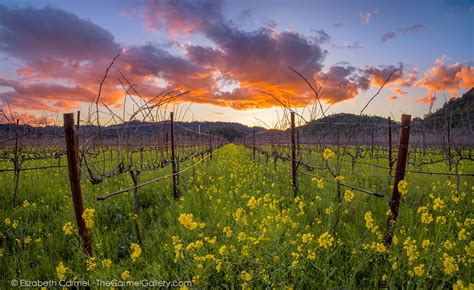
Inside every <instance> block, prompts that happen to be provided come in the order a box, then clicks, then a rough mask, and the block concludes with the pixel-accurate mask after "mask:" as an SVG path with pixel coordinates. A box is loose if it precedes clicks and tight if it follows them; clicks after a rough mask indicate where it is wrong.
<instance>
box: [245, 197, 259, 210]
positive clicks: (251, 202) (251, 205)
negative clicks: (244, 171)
mask: <svg viewBox="0 0 474 290" xmlns="http://www.w3.org/2000/svg"><path fill="white" fill-rule="evenodd" d="M247 206H248V207H249V208H250V209H254V208H255V207H256V206H257V199H256V198H255V197H253V196H252V197H251V198H250V199H249V201H248V202H247Z"/></svg>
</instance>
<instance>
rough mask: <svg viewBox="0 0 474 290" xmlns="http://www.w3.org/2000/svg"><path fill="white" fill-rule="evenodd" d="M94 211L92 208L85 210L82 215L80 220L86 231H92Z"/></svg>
mask: <svg viewBox="0 0 474 290" xmlns="http://www.w3.org/2000/svg"><path fill="white" fill-rule="evenodd" d="M94 211H95V210H94V209H93V208H87V209H85V210H84V212H83V213H82V218H83V219H84V221H85V223H86V227H87V228H88V229H92V227H93V226H94Z"/></svg>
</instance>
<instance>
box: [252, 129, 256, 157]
mask: <svg viewBox="0 0 474 290" xmlns="http://www.w3.org/2000/svg"><path fill="white" fill-rule="evenodd" d="M252 136H253V138H252V140H253V141H252V149H253V161H256V159H255V131H253V135H252Z"/></svg>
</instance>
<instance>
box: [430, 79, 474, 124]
mask: <svg viewBox="0 0 474 290" xmlns="http://www.w3.org/2000/svg"><path fill="white" fill-rule="evenodd" d="M448 119H451V126H452V128H459V129H466V130H468V131H471V130H472V128H474V88H471V89H470V90H469V91H468V92H466V93H465V94H464V95H462V97H460V98H457V99H451V100H449V101H448V102H447V103H445V104H444V105H443V107H442V108H440V109H438V110H437V111H436V112H434V113H432V114H429V115H426V116H425V118H424V119H423V125H424V126H425V128H443V127H445V124H446V120H448Z"/></svg>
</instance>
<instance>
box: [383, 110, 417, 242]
mask: <svg viewBox="0 0 474 290" xmlns="http://www.w3.org/2000/svg"><path fill="white" fill-rule="evenodd" d="M410 124H411V115H405V114H403V115H402V122H401V127H400V138H399V140H398V156H397V168H396V171H395V181H394V183H393V191H392V198H391V199H390V203H389V205H390V214H389V215H388V217H387V225H386V228H385V234H384V237H383V239H384V243H385V244H386V245H389V244H391V243H392V238H393V228H394V225H395V221H396V219H397V216H398V209H399V206H400V197H401V194H400V191H399V189H398V184H399V183H400V181H402V180H403V179H404V178H405V170H406V164H407V154H408V143H409V139H410Z"/></svg>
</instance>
